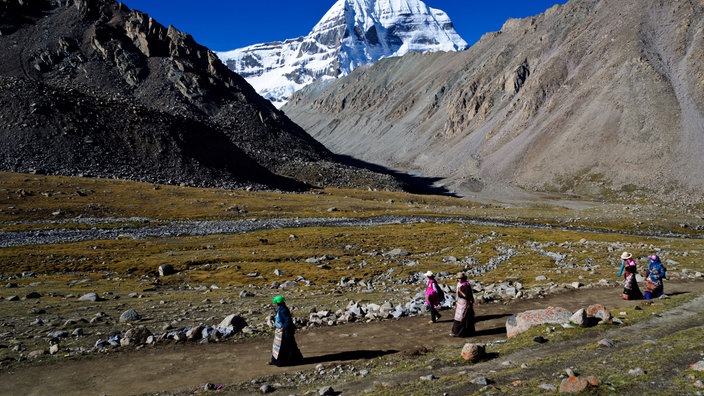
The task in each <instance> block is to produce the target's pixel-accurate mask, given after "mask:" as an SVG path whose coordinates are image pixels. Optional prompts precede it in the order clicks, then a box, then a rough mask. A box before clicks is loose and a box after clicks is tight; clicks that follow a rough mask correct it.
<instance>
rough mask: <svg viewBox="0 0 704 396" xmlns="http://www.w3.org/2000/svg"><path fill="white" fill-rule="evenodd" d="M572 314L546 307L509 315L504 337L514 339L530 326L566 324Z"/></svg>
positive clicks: (557, 308)
mask: <svg viewBox="0 0 704 396" xmlns="http://www.w3.org/2000/svg"><path fill="white" fill-rule="evenodd" d="M571 316H572V312H570V311H568V310H566V309H564V308H560V307H548V308H546V309H535V310H531V311H525V312H521V313H519V314H517V315H511V316H510V317H509V318H508V319H507V320H506V335H507V336H508V337H509V338H511V337H515V336H517V335H519V334H521V333H523V332H525V331H527V330H528V329H529V328H531V327H532V326H536V325H541V324H547V323H554V324H561V323H568V322H569V321H570V317H571Z"/></svg>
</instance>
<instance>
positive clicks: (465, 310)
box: [452, 272, 474, 337]
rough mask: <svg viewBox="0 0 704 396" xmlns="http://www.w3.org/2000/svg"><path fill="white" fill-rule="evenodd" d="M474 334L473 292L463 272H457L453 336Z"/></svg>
mask: <svg viewBox="0 0 704 396" xmlns="http://www.w3.org/2000/svg"><path fill="white" fill-rule="evenodd" d="M472 334H474V294H473V293H472V285H471V284H470V283H469V282H467V275H465V274H464V272H460V273H458V274H457V305H456V306H455V320H454V322H453V324H452V336H453V337H468V336H470V335H472Z"/></svg>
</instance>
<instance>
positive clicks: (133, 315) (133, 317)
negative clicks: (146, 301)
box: [120, 309, 141, 323]
mask: <svg viewBox="0 0 704 396" xmlns="http://www.w3.org/2000/svg"><path fill="white" fill-rule="evenodd" d="M140 318H141V316H140V315H139V314H138V313H137V311H135V310H134V309H128V310H127V311H125V312H123V313H122V315H120V323H125V322H134V321H137V320H139V319H140Z"/></svg>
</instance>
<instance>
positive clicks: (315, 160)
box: [0, 0, 398, 190]
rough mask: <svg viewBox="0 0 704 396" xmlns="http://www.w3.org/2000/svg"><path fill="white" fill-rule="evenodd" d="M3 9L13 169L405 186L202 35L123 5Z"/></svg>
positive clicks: (95, 1)
mask: <svg viewBox="0 0 704 396" xmlns="http://www.w3.org/2000/svg"><path fill="white" fill-rule="evenodd" d="M0 14H1V15H2V16H3V18H2V20H3V23H2V25H0V32H2V35H0V53H2V54H3V59H5V61H4V62H2V64H1V65H0V109H2V110H0V120H2V123H0V136H1V137H2V138H1V139H0V142H1V143H0V165H1V166H2V169H3V170H7V171H17V172H46V173H49V174H63V175H90V176H100V177H120V178H126V179H133V180H144V181H150V182H162V183H173V184H185V185H198V186H223V187H236V188H247V187H254V188H279V189H285V190H291V189H302V188H306V187H307V185H348V186H352V185H363V186H373V187H375V188H376V187H379V188H383V187H384V186H391V188H395V187H394V186H396V187H398V184H397V183H395V182H394V181H393V179H392V178H391V177H388V176H383V175H379V174H376V173H373V172H370V171H368V170H366V169H363V168H360V167H354V166H349V165H345V164H343V163H342V161H341V159H340V158H338V157H336V156H335V155H333V154H332V153H330V152H329V151H328V150H327V149H326V148H325V147H323V146H322V145H321V144H319V143H318V142H316V141H315V140H314V139H312V138H311V137H310V136H309V135H308V134H307V133H306V132H305V131H304V130H302V129H301V128H300V127H298V126H297V125H295V124H294V123H293V122H291V121H290V120H289V119H288V118H287V117H286V116H285V115H284V114H283V113H281V112H279V111H278V110H277V109H276V108H274V107H273V106H272V105H271V104H270V103H269V102H268V101H266V100H264V99H263V98H261V97H260V96H259V95H257V94H256V92H255V91H254V90H253V89H252V88H251V87H250V86H249V84H247V83H246V81H245V80H244V79H242V78H241V77H240V76H238V75H237V74H235V73H233V72H232V71H230V70H229V69H228V68H227V67H226V66H225V65H223V64H222V63H221V62H220V60H219V59H218V58H217V56H216V55H215V54H214V53H213V52H211V51H209V50H208V49H207V48H205V47H203V46H201V45H199V44H197V43H196V42H195V41H194V40H193V38H192V37H191V36H190V35H188V34H184V33H182V32H179V31H178V30H177V29H175V28H173V27H171V26H169V27H168V28H167V27H164V26H162V25H161V24H159V23H158V22H157V21H155V20H154V19H152V18H150V17H149V16H148V15H146V14H144V13H142V12H139V11H136V10H130V9H129V8H127V7H126V6H125V5H123V4H122V3H118V2H115V1H112V0H75V1H73V0H66V1H58V0H56V1H48V0H29V1H18V0H10V1H6V2H3V3H2V4H0Z"/></svg>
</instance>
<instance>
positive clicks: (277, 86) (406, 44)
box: [217, 0, 467, 107]
mask: <svg viewBox="0 0 704 396" xmlns="http://www.w3.org/2000/svg"><path fill="white" fill-rule="evenodd" d="M466 48H467V42H465V41H464V40H463V39H462V37H460V36H459V35H458V34H457V32H456V31H455V28H454V26H453V25H452V21H451V20H450V18H449V17H448V15H447V14H446V13H445V12H443V11H441V10H438V9H434V8H430V7H428V6H427V5H426V4H425V3H423V2H422V1H420V0H339V1H337V2H336V3H335V4H334V5H333V6H332V8H330V10H329V11H328V12H327V13H326V14H325V15H324V16H323V18H322V19H321V20H320V21H319V22H318V24H316V25H315V27H313V30H311V32H310V33H309V34H308V35H307V36H304V37H299V38H296V39H289V40H285V41H284V42H271V43H263V44H255V45H251V46H248V47H245V48H240V49H235V50H232V51H226V52H219V53H217V55H218V56H219V57H220V59H221V60H222V61H223V62H224V63H225V64H227V66H228V67H229V68H230V69H232V70H234V71H235V72H237V73H239V74H240V75H241V76H242V77H244V78H245V79H246V80H247V81H248V82H249V83H250V84H251V85H252V86H253V87H254V88H255V89H256V90H257V92H258V93H259V94H260V95H262V96H263V97H265V98H267V99H269V100H270V101H271V102H272V103H273V104H274V105H276V106H277V107H281V106H282V105H283V104H284V103H286V101H287V100H288V99H289V98H290V97H291V95H292V94H293V93H294V92H296V91H298V90H299V89H301V88H303V87H305V86H306V85H309V84H311V83H312V82H314V81H316V80H318V79H330V78H338V77H343V76H346V75H347V74H349V73H350V72H351V71H352V70H354V69H355V68H356V67H359V66H362V65H366V64H371V63H375V62H376V61H378V60H380V59H382V58H386V57H393V56H402V55H404V54H406V53H408V52H437V51H446V52H448V51H461V50H464V49H466Z"/></svg>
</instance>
